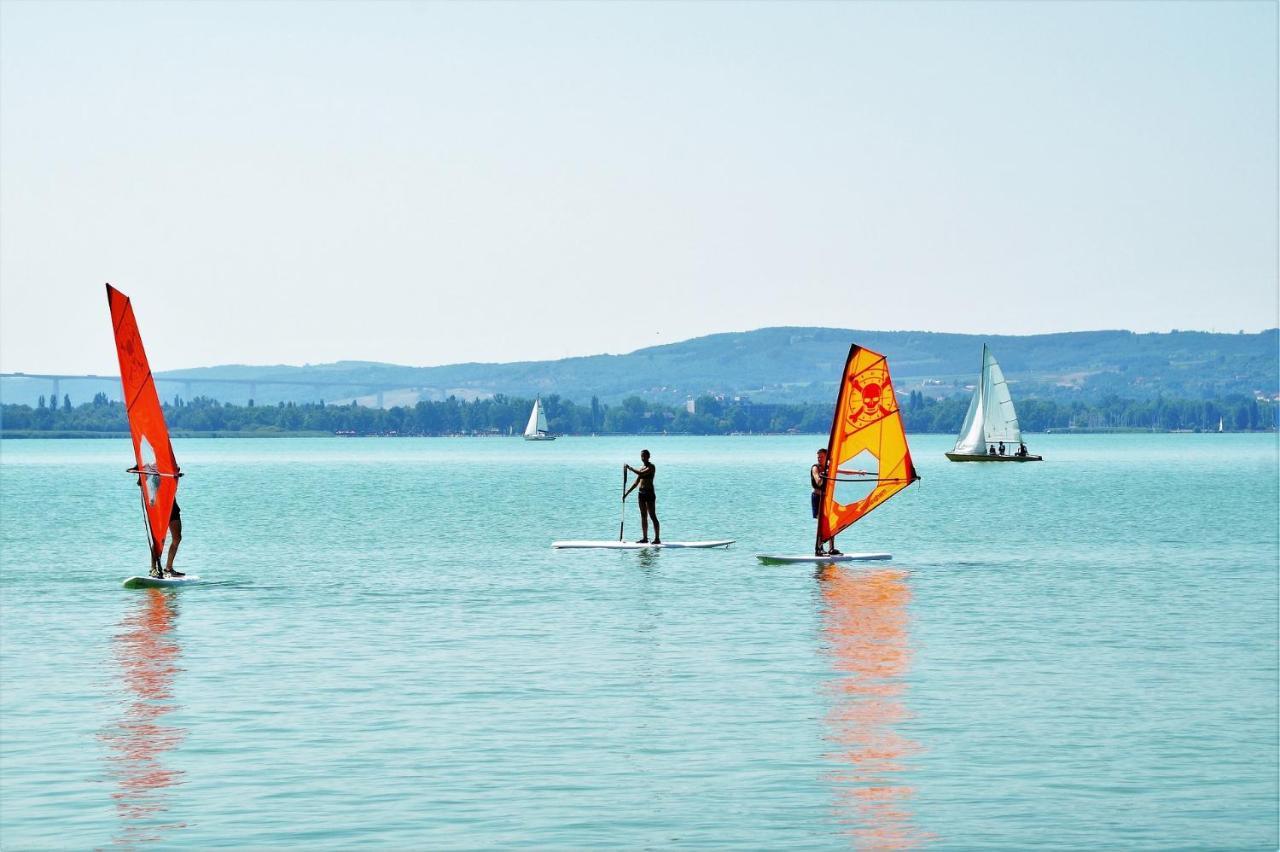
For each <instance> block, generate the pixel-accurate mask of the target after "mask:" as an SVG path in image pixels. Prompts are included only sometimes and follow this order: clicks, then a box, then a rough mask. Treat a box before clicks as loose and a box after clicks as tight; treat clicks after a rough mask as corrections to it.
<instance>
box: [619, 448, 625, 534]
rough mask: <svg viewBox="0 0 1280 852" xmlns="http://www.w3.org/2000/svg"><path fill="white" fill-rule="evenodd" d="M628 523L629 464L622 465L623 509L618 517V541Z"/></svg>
mask: <svg viewBox="0 0 1280 852" xmlns="http://www.w3.org/2000/svg"><path fill="white" fill-rule="evenodd" d="M626 523H627V466H626V465H625V464H624V465H623V466H622V511H621V513H620V515H619V517H618V541H622V528H623V527H624V526H626Z"/></svg>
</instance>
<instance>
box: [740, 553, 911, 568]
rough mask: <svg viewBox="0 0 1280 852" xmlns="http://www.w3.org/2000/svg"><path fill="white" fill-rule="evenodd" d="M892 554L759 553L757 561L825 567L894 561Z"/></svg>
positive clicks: (771, 563) (770, 563)
mask: <svg viewBox="0 0 1280 852" xmlns="http://www.w3.org/2000/svg"><path fill="white" fill-rule="evenodd" d="M892 558H893V554H891V553H842V554H840V555H839V556H814V555H813V554H809V555H808V556H770V555H769V554H767V553H757V554H756V559H759V560H760V561H761V562H763V563H764V564H765V565H789V564H791V563H793V562H815V563H818V564H822V565H825V564H827V563H828V562H874V561H876V560H880V559H892Z"/></svg>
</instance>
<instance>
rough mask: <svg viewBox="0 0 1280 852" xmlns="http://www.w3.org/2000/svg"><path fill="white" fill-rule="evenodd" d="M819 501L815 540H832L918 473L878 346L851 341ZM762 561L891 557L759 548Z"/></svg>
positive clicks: (829, 560)
mask: <svg viewBox="0 0 1280 852" xmlns="http://www.w3.org/2000/svg"><path fill="white" fill-rule="evenodd" d="M825 474H826V477H825V484H824V486H823V489H822V502H821V503H820V504H819V507H818V533H817V542H816V543H817V545H821V544H822V543H823V542H826V541H830V540H831V539H832V538H834V537H835V536H836V535H838V534H839V533H840V532H841V531H842V530H844V529H846V528H848V527H850V526H852V525H853V524H854V523H856V522H857V521H859V520H861V519H862V517H863V516H864V515H866V514H867V513H868V512H870V511H871V510H872V509H874V508H876V507H877V506H879V505H880V504H881V503H883V502H884V501H886V500H888V499H889V498H890V497H892V496H893V495H895V494H897V493H898V492H899V491H901V490H902V489H904V488H906V487H907V486H908V485H910V484H911V483H913V482H915V481H916V480H918V479H919V478H920V475H919V474H918V473H916V467H915V464H914V463H913V462H912V461H911V448H910V447H908V446H907V433H906V429H905V427H904V426H903V423H902V412H901V411H899V410H898V400H897V397H896V396H894V393H893V381H892V379H890V378H889V362H888V360H886V359H885V357H884V356H883V355H881V354H880V353H879V352H872V351H871V350H870V349H863V348H862V347H861V346H858V345H857V344H854V345H853V346H850V347H849V359H848V360H847V361H846V362H845V366H844V376H843V381H841V383H840V395H839V396H838V397H837V398H836V411H835V416H834V417H833V418H832V420H831V437H830V439H829V440H828V443H827V470H826V471H825ZM757 558H758V559H759V560H760V561H761V562H764V563H766V564H768V563H775V564H776V563H788V562H820V563H827V562H855V561H863V560H875V559H890V558H892V557H891V555H890V554H888V553H841V554H837V555H833V556H818V555H816V554H813V553H809V554H804V555H798V556H772V555H768V554H759V555H758V556H757Z"/></svg>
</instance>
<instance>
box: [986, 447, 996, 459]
mask: <svg viewBox="0 0 1280 852" xmlns="http://www.w3.org/2000/svg"><path fill="white" fill-rule="evenodd" d="M995 454H996V445H995V444H989V445H988V446H987V455H989V456H994V455H995Z"/></svg>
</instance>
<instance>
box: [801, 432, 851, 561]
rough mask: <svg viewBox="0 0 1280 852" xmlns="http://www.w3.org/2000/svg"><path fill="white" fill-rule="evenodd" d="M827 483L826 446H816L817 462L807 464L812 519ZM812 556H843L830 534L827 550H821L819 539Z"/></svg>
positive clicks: (820, 503) (818, 509)
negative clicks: (810, 490) (810, 489)
mask: <svg viewBox="0 0 1280 852" xmlns="http://www.w3.org/2000/svg"><path fill="white" fill-rule="evenodd" d="M826 484H827V448H826V447H819V448H818V463H817V464H815V465H810V466H809V485H810V486H811V487H812V488H813V492H812V493H811V494H810V495H809V506H810V508H812V509H813V517H814V520H817V518H818V512H819V511H820V510H821V509H822V490H823V488H824V487H825V486H826ZM813 555H814V556H843V555H844V554H843V553H841V552H840V551H838V550H836V537H835V536H832V537H831V538H830V539H829V540H828V542H827V550H826V551H825V552H823V550H822V541H821V540H819V541H818V543H817V544H815V545H814V548H813Z"/></svg>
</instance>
